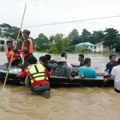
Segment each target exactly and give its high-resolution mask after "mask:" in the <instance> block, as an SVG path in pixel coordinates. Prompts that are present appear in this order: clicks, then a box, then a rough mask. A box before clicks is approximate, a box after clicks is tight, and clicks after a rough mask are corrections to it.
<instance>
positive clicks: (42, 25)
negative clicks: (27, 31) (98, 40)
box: [22, 15, 120, 28]
mask: <svg viewBox="0 0 120 120" xmlns="http://www.w3.org/2000/svg"><path fill="white" fill-rule="evenodd" d="M117 17H120V15H114V16H106V17H98V18H88V19H81V20H73V21H63V22H56V23H46V24H41V25H31V26H23V27H22V28H32V27H44V26H49V25H59V24H67V23H76V22H84V21H92V20H100V19H110V18H117Z"/></svg>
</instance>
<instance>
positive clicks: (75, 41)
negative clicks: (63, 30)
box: [68, 29, 80, 45]
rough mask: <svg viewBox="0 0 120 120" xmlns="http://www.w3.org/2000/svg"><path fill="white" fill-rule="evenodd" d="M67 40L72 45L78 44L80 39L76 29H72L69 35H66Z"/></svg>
mask: <svg viewBox="0 0 120 120" xmlns="http://www.w3.org/2000/svg"><path fill="white" fill-rule="evenodd" d="M68 39H70V42H71V44H72V45H76V44H78V43H79V42H80V38H79V32H78V30H77V29H73V30H72V31H71V32H70V33H69V35H68Z"/></svg>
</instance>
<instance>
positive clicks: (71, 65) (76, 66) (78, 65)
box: [71, 64, 80, 67]
mask: <svg viewBox="0 0 120 120" xmlns="http://www.w3.org/2000/svg"><path fill="white" fill-rule="evenodd" d="M71 66H72V67H80V65H74V64H71Z"/></svg>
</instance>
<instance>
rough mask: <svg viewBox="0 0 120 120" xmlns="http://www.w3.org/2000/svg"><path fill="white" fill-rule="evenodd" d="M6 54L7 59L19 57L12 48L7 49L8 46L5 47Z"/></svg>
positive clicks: (17, 58)
mask: <svg viewBox="0 0 120 120" xmlns="http://www.w3.org/2000/svg"><path fill="white" fill-rule="evenodd" d="M12 55H13V57H12ZM6 56H7V57H8V59H9V60H11V59H12V61H13V60H15V59H16V60H19V59H20V58H19V57H17V56H16V54H15V53H14V52H13V51H12V50H10V51H9V50H8V48H6Z"/></svg>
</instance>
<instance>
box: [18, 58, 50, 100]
mask: <svg viewBox="0 0 120 120" xmlns="http://www.w3.org/2000/svg"><path fill="white" fill-rule="evenodd" d="M27 62H28V65H29V66H28V67H26V68H25V69H24V70H23V72H22V73H21V74H20V75H19V74H18V75H17V77H20V78H26V76H27V78H26V80H25V83H26V85H28V82H30V85H31V91H32V94H37V95H42V96H43V97H45V98H49V97H50V85H49V81H48V78H49V77H50V73H49V71H48V70H47V69H46V68H45V67H44V66H43V65H42V64H40V63H37V59H36V58H35V57H33V56H32V57H30V58H29V59H28V60H27Z"/></svg>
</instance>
